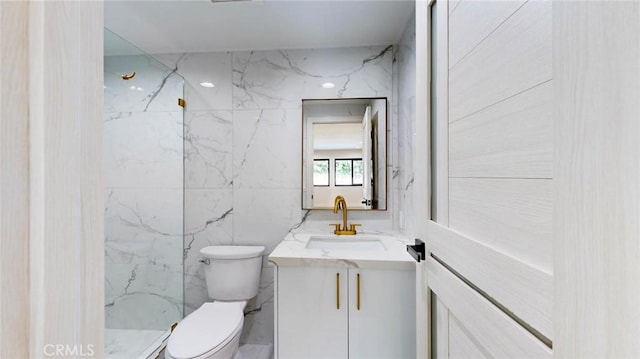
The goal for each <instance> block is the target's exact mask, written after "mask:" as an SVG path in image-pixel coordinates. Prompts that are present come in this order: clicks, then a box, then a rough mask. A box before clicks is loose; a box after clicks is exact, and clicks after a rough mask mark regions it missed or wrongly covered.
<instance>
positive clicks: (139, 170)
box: [104, 29, 184, 358]
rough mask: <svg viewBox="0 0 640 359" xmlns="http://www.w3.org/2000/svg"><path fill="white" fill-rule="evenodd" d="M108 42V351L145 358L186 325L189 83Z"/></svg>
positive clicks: (122, 44)
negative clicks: (176, 326) (184, 101)
mask: <svg viewBox="0 0 640 359" xmlns="http://www.w3.org/2000/svg"><path fill="white" fill-rule="evenodd" d="M104 41H105V57H104V112H105V120H104V159H105V192H106V193H105V234H106V238H105V295H106V298H105V324H106V331H105V332H106V338H105V343H106V346H107V347H106V350H105V352H106V354H107V355H108V356H113V357H127V358H136V357H139V356H140V355H142V354H143V353H144V351H145V350H150V348H149V346H150V345H151V344H152V343H153V342H154V341H157V340H159V339H160V338H161V337H162V336H163V335H165V333H166V332H167V330H168V329H169V328H170V327H171V325H172V324H173V323H175V322H178V321H180V320H181V319H182V317H183V298H184V295H183V288H184V286H183V256H182V251H183V245H182V238H183V237H182V236H183V217H184V216H183V212H184V210H183V202H184V201H183V188H184V176H183V127H184V126H183V108H182V107H180V106H179V105H178V98H182V97H183V88H184V80H183V78H182V77H181V76H179V75H178V74H177V73H176V72H175V71H174V70H172V69H170V68H168V67H166V66H164V65H163V64H161V63H160V62H158V61H157V60H155V59H154V58H153V57H151V56H149V55H147V54H145V53H143V52H142V51H141V50H139V49H137V48H135V47H134V46H133V45H131V44H130V43H128V42H127V41H125V40H123V39H122V38H120V37H118V36H117V35H115V34H113V33H112V32H110V31H109V30H107V29H105V40H104ZM123 348H126V349H123ZM122 350H126V352H121V351H122ZM118 351H120V352H118ZM143 356H144V355H143Z"/></svg>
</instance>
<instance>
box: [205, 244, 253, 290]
mask: <svg viewBox="0 0 640 359" xmlns="http://www.w3.org/2000/svg"><path fill="white" fill-rule="evenodd" d="M262 253H264V247H263V246H209V247H204V248H202V249H201V250H200V255H202V257H203V258H204V260H205V263H206V264H205V265H204V275H205V279H206V283H207V291H208V292H209V298H211V299H213V300H227V301H231V300H233V301H235V300H249V299H251V298H253V297H255V296H256V294H258V287H259V286H260V272H261V270H262Z"/></svg>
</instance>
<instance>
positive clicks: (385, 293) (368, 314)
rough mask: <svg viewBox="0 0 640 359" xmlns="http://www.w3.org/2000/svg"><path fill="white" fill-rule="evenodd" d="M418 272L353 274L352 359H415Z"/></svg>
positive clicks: (381, 271) (363, 271) (350, 288)
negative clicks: (416, 279)
mask: <svg viewBox="0 0 640 359" xmlns="http://www.w3.org/2000/svg"><path fill="white" fill-rule="evenodd" d="M415 298H416V297H415V272H414V271H413V270H410V271H409V270H388V269H384V270H381V269H350V270H349V300H350V303H349V359H360V358H362V359H365V358H366V359H373V358H388V359H401V358H411V359H413V358H415V357H416V349H415V348H416V344H415V340H416V332H415V317H414V315H415V301H416V299H415Z"/></svg>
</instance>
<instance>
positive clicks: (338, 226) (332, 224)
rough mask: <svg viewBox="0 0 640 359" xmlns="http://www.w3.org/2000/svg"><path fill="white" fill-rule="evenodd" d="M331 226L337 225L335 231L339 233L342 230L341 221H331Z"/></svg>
mask: <svg viewBox="0 0 640 359" xmlns="http://www.w3.org/2000/svg"><path fill="white" fill-rule="evenodd" d="M330 226H335V227H336V229H335V231H333V233H338V232H339V231H340V223H331V224H330ZM345 229H346V228H345Z"/></svg>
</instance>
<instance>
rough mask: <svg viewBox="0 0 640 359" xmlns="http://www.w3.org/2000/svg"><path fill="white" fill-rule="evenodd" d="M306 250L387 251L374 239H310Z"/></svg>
mask: <svg viewBox="0 0 640 359" xmlns="http://www.w3.org/2000/svg"><path fill="white" fill-rule="evenodd" d="M307 248H308V249H324V250H342V251H372V252H384V251H386V250H387V249H386V248H385V247H384V245H383V244H382V242H380V240H378V239H374V238H345V239H337V238H333V237H331V238H328V237H311V238H309V242H308V243H307Z"/></svg>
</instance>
